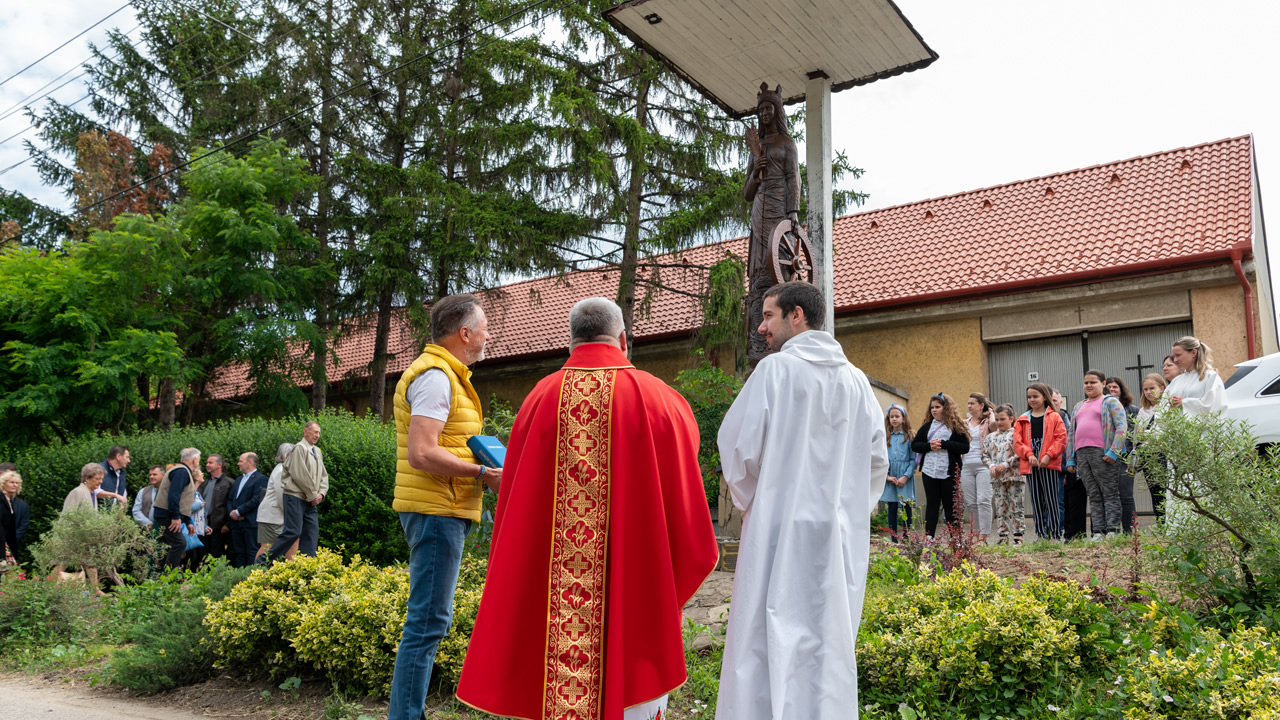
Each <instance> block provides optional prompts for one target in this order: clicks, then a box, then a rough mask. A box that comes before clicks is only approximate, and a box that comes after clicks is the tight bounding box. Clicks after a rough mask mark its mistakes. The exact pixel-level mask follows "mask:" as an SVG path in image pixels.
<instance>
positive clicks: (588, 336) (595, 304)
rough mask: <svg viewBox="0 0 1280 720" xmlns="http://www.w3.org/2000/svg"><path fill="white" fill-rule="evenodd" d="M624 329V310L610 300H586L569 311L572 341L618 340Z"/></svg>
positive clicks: (591, 298)
mask: <svg viewBox="0 0 1280 720" xmlns="http://www.w3.org/2000/svg"><path fill="white" fill-rule="evenodd" d="M624 327H625V325H624V324H623V322H622V309H621V308H619V307H618V304H617V303H615V302H614V301H612V300H610V299H608V298H602V297H589V298H584V299H582V300H579V301H578V304H576V305H574V306H573V309H572V310H570V311H569V337H570V339H572V340H599V339H600V338H611V339H612V338H617V337H618V336H619V335H621V334H622V330H623V328H624Z"/></svg>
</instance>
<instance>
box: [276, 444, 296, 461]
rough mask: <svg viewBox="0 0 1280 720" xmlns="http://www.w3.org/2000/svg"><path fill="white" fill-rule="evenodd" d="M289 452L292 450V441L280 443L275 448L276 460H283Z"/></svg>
mask: <svg viewBox="0 0 1280 720" xmlns="http://www.w3.org/2000/svg"><path fill="white" fill-rule="evenodd" d="M291 452H293V443H290V442H286V443H280V447H278V448H276V462H278V463H282V462H284V459H285V458H287V457H289V453H291Z"/></svg>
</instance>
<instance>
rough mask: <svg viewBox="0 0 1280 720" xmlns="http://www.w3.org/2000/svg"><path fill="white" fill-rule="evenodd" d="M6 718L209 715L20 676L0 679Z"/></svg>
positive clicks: (183, 718)
mask: <svg viewBox="0 0 1280 720" xmlns="http://www.w3.org/2000/svg"><path fill="white" fill-rule="evenodd" d="M0 698H4V700H3V705H4V710H3V712H0V715H3V716H4V717H5V718H6V719H8V718H12V719H13V720H196V719H197V718H200V719H201V720H206V717H207V716H204V715H193V714H191V713H189V712H186V711H183V710H180V709H177V708H174V707H170V706H165V705H160V704H157V703H152V702H149V701H146V700H138V699H133V698H124V697H110V696H105V695H103V694H102V693H100V692H94V691H93V690H92V689H90V688H75V687H62V686H58V685H45V684H42V683H39V682H32V681H29V680H25V679H20V678H12V677H10V678H5V679H2V680H0Z"/></svg>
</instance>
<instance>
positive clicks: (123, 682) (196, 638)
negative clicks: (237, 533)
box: [107, 558, 250, 694]
mask: <svg viewBox="0 0 1280 720" xmlns="http://www.w3.org/2000/svg"><path fill="white" fill-rule="evenodd" d="M249 573H250V569H249V568H233V567H231V566H230V565H228V564H227V563H226V562H225V561H223V560H221V559H218V558H214V559H213V560H210V561H208V562H206V563H205V564H204V565H203V566H202V567H201V569H200V570H199V572H196V573H190V572H188V573H183V574H182V575H181V578H182V580H183V582H182V583H181V584H178V583H175V582H174V581H173V578H172V577H171V576H166V577H164V578H162V579H160V580H158V581H155V582H156V584H158V585H161V586H164V587H165V588H166V590H165V591H164V592H163V593H155V594H154V595H153V597H159V596H162V595H167V596H168V597H165V598H164V600H163V604H160V605H159V606H157V607H156V608H155V609H154V611H153V612H152V613H150V614H149V616H144V617H145V619H143V620H141V621H140V622H137V623H136V624H134V625H133V626H132V627H130V628H129V629H128V631H127V632H126V635H125V639H126V640H128V641H129V642H131V643H133V644H132V645H130V646H129V647H126V648H124V649H123V650H121V651H120V652H118V653H116V655H115V656H114V657H113V658H112V659H111V664H110V666H109V668H108V673H107V676H108V678H109V680H110V681H111V682H112V683H114V684H116V685H120V686H122V687H127V688H129V689H131V690H138V691H140V692H144V693H148V694H155V693H159V692H164V691H165V690H171V689H173V688H175V687H179V686H182V685H189V684H191V683H195V682H198V681H200V680H204V679H206V678H207V677H208V676H209V671H210V670H212V669H213V666H214V660H215V656H214V653H213V649H212V647H211V646H210V644H209V642H208V637H209V633H208V630H207V629H206V628H205V626H204V617H205V613H206V612H207V611H208V606H209V604H210V603H212V602H216V601H218V600H221V599H222V598H224V597H226V596H227V594H228V593H230V592H231V589H232V588H233V587H235V585H236V584H237V583H239V582H240V581H241V580H243V579H244V578H246V577H248V575H249ZM173 588H176V589H177V592H176V593H173V594H170V593H169V592H168V590H169V589H173ZM140 594H141V593H140Z"/></svg>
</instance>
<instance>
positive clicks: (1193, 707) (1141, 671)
mask: <svg viewBox="0 0 1280 720" xmlns="http://www.w3.org/2000/svg"><path fill="white" fill-rule="evenodd" d="M1277 643H1280V637H1277V636H1276V635H1274V634H1270V633H1268V632H1267V631H1266V630H1265V629H1263V628H1248V629H1243V628H1242V629H1239V630H1237V631H1236V632H1235V633H1233V634H1232V635H1231V636H1230V637H1229V638H1224V637H1223V636H1222V635H1221V634H1220V633H1219V632H1218V631H1217V630H1213V629H1207V630H1202V631H1200V633H1199V637H1198V638H1196V639H1195V640H1193V642H1191V643H1190V645H1189V646H1182V647H1176V648H1172V649H1164V648H1161V649H1158V650H1151V651H1150V652H1149V653H1147V654H1145V655H1138V656H1136V657H1135V658H1134V659H1133V661H1132V662H1130V663H1129V664H1128V666H1127V667H1125V668H1124V670H1123V672H1122V673H1121V676H1120V679H1121V683H1120V690H1119V692H1118V694H1119V695H1120V696H1121V699H1120V703H1121V705H1122V706H1123V707H1124V708H1125V709H1124V717H1125V718H1126V720H1163V719H1164V718H1240V719H1241V720H1263V718H1277V717H1280V649H1278V648H1277Z"/></svg>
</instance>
